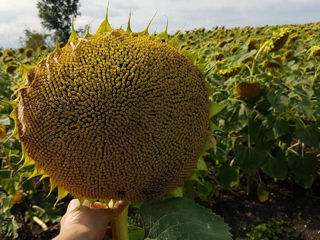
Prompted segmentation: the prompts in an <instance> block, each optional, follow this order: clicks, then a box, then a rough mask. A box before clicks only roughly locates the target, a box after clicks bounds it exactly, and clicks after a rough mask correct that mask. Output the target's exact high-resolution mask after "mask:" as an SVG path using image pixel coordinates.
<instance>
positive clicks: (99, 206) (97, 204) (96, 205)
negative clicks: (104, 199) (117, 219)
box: [92, 202, 107, 209]
mask: <svg viewBox="0 0 320 240" xmlns="http://www.w3.org/2000/svg"><path fill="white" fill-rule="evenodd" d="M92 207H93V208H96V209H104V208H106V207H107V205H106V204H105V203H101V202H94V203H93V204H92Z"/></svg>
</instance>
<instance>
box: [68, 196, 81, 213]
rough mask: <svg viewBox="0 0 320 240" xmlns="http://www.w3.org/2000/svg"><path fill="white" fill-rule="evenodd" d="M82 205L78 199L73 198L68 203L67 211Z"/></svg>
mask: <svg viewBox="0 0 320 240" xmlns="http://www.w3.org/2000/svg"><path fill="white" fill-rule="evenodd" d="M79 205H80V202H79V200H78V199H72V200H71V201H70V202H69V204H68V208H67V213H69V212H71V211H73V210H74V209H76V208H78V207H79Z"/></svg>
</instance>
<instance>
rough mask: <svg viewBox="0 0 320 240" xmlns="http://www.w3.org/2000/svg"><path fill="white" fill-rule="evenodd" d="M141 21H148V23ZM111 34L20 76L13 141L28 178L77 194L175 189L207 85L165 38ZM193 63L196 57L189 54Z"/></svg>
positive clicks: (83, 41)
mask: <svg viewBox="0 0 320 240" xmlns="http://www.w3.org/2000/svg"><path fill="white" fill-rule="evenodd" d="M149 25H150V23H149V24H148V27H149ZM148 27H147V28H146V30H144V31H142V32H140V33H134V32H132V31H131V28H130V18H129V23H128V28H127V30H126V31H124V30H122V29H112V28H111V26H110V24H109V22H108V19H107V18H106V19H105V20H104V21H103V23H102V24H101V25H100V27H99V28H98V30H97V32H96V33H95V34H89V33H88V32H87V33H86V34H85V35H84V36H83V37H79V36H78V35H77V34H76V32H75V31H74V29H73V28H72V29H73V31H72V34H71V36H70V39H69V41H68V43H67V44H66V45H65V46H64V47H63V48H60V47H59V46H57V48H56V49H55V50H54V51H53V52H52V53H50V54H49V55H48V56H47V57H45V58H44V59H42V60H41V61H40V62H39V63H38V64H37V65H36V66H29V67H27V70H26V71H25V72H24V74H23V81H24V82H23V84H22V85H21V86H20V87H19V89H18V91H17V93H18V97H17V99H16V100H15V102H14V103H13V105H14V111H13V113H12V114H11V116H12V117H13V118H14V119H15V120H16V132H15V136H16V137H17V138H18V139H19V140H20V142H21V143H22V148H23V153H24V158H25V165H30V164H34V165H35V172H34V175H43V177H49V178H50V180H51V182H52V185H53V186H56V185H57V186H58V188H59V193H58V199H60V198H62V197H63V196H65V195H66V194H67V193H68V192H69V193H71V194H73V195H74V196H76V197H79V198H89V199H98V200H106V199H125V200H130V201H142V200H146V199H148V198H153V197H159V196H164V195H166V194H167V193H169V192H170V191H172V190H174V189H175V188H176V187H178V186H180V185H181V184H182V183H183V181H184V180H185V179H186V178H188V177H189V176H190V175H191V173H192V172H193V170H194V169H195V167H196V164H197V160H198V158H199V156H200V154H201V153H202V150H203V146H204V143H205V141H206V139H207V135H208V128H209V102H208V92H207V86H206V83H205V81H204V79H203V77H202V74H201V72H200V71H199V69H198V68H197V67H196V66H195V65H194V64H193V62H192V61H191V60H190V59H189V58H188V57H187V56H192V54H190V53H188V52H187V51H186V52H184V53H185V55H183V54H182V53H181V52H179V51H178V50H177V49H176V48H175V47H174V46H173V45H175V41H177V39H176V38H174V39H172V40H171V41H170V42H169V41H168V34H167V31H166V30H165V31H164V32H162V33H160V34H158V35H156V36H149V34H148ZM192 59H193V60H195V59H197V58H192Z"/></svg>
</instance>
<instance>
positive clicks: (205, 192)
mask: <svg viewBox="0 0 320 240" xmlns="http://www.w3.org/2000/svg"><path fill="white" fill-rule="evenodd" d="M196 188H197V195H198V197H199V198H201V199H202V200H203V201H209V199H210V198H211V197H212V195H213V192H214V187H213V184H212V183H211V182H209V181H205V180H203V181H197V183H196Z"/></svg>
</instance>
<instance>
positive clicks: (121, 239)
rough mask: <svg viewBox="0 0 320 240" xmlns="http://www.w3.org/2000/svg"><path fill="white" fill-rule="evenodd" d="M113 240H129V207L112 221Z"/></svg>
mask: <svg viewBox="0 0 320 240" xmlns="http://www.w3.org/2000/svg"><path fill="white" fill-rule="evenodd" d="M111 228H112V240H129V233H128V206H127V207H126V208H125V209H124V210H123V211H122V213H121V214H120V215H118V216H117V217H115V218H114V219H113V220H112V221H111Z"/></svg>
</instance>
